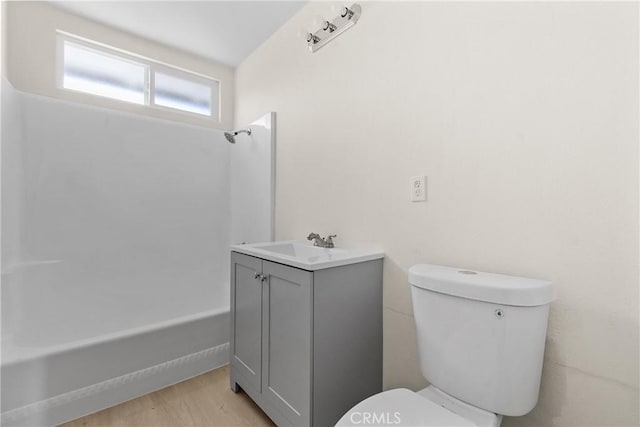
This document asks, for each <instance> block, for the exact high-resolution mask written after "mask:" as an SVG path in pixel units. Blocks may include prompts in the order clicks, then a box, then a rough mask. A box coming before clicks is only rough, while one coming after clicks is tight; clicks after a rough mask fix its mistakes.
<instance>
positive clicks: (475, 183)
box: [236, 2, 640, 426]
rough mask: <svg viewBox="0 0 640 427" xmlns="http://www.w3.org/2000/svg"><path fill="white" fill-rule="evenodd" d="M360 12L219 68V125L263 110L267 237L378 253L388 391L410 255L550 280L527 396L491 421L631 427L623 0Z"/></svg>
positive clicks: (412, 348) (632, 328)
mask: <svg viewBox="0 0 640 427" xmlns="http://www.w3.org/2000/svg"><path fill="white" fill-rule="evenodd" d="M362 6H363V7H362V9H363V11H362V18H361V20H360V22H359V23H358V24H357V25H356V26H355V27H354V28H353V29H351V30H349V31H348V32H346V33H345V34H343V35H341V36H340V37H339V38H338V39H336V40H335V41H333V42H332V43H330V44H329V45H327V46H326V47H324V48H322V49H321V50H320V51H318V52H317V53H315V54H310V53H309V52H308V51H307V50H306V46H305V44H304V42H302V41H300V40H299V39H298V38H297V37H296V33H297V32H298V31H299V29H300V28H303V27H305V26H307V25H309V24H310V23H311V22H312V21H313V18H314V16H316V15H321V16H330V15H331V11H330V4H328V3H324V2H318V3H311V4H309V5H308V6H306V7H305V8H304V9H303V10H302V11H301V12H300V13H298V14H297V15H296V16H295V17H294V18H293V19H292V20H290V21H289V22H288V23H287V24H286V25H285V26H284V27H283V28H281V29H280V30H279V31H278V32H277V33H275V34H274V35H273V36H272V37H271V38H270V39H269V40H268V41H267V42H266V43H265V44H263V45H262V46H261V47H260V48H259V49H258V50H257V51H255V52H254V53H253V54H252V55H251V56H250V57H249V58H248V59H247V60H245V61H244V62H243V63H242V64H241V65H240V66H239V68H238V69H237V72H236V123H246V122H248V121H249V120H251V119H252V118H253V117H256V116H258V115H260V114H262V112H264V111H266V110H274V111H276V112H277V113H278V145H277V155H276V161H277V165H278V168H277V179H276V238H277V239H301V238H304V236H306V235H307V233H309V232H310V231H316V232H320V233H329V232H332V233H337V234H338V236H339V237H338V239H337V242H338V244H339V245H344V246H368V247H377V248H382V249H384V251H385V253H386V259H385V273H384V288H385V295H384V296H385V299H384V319H385V323H384V337H385V350H384V352H385V354H384V356H385V363H384V369H385V373H384V374H385V375H384V376H385V387H387V388H391V387H399V386H407V387H411V388H413V389H417V388H419V387H422V386H424V385H425V381H424V380H423V379H422V378H421V374H420V370H419V366H418V355H417V349H416V342H415V337H414V333H415V328H414V325H413V316H412V308H411V304H410V293H409V289H408V286H407V282H406V280H407V269H408V268H409V267H410V266H411V265H413V264H415V263H420V262H431V263H439V264H444V265H452V266H460V267H466V268H472V269H478V270H484V271H491V272H500V273H506V274H514V275H521V276H529V277H537V278H544V279H550V280H552V281H553V282H554V283H555V286H556V289H557V295H558V299H557V301H556V302H555V303H554V304H553V306H552V310H551V318H550V325H549V331H548V340H547V348H546V358H545V367H544V373H543V382H542V390H541V398H540V402H539V405H538V407H537V408H536V409H535V410H534V411H533V412H532V413H531V414H529V415H527V416H525V417H522V418H519V419H516V418H512V419H507V420H505V422H504V425H505V426H514V425H529V426H569V425H573V426H578V425H579V426H589V425H592V426H596V425H599V426H601V425H629V426H630V425H638V423H639V422H640V420H639V415H638V398H639V394H638V356H639V354H638V329H639V328H638V325H639V320H638V113H639V109H638V73H639V71H640V70H639V69H638V4H637V3H635V4H634V3H616V4H607V3H555V2H551V3H538V4H536V3H456V2H451V3H435V2H428V3H398V2H393V3H391V2H370V3H364V4H363V5H362ZM419 174H425V175H427V176H428V201H427V202H426V203H410V202H409V200H408V198H409V178H410V177H411V176H413V175H419Z"/></svg>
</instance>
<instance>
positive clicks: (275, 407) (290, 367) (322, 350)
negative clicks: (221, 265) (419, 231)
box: [231, 252, 382, 426]
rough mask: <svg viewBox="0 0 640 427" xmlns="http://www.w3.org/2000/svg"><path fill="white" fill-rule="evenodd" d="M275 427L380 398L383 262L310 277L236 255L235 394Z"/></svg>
mask: <svg viewBox="0 0 640 427" xmlns="http://www.w3.org/2000/svg"><path fill="white" fill-rule="evenodd" d="M238 387H240V388H242V389H243V390H244V391H245V392H246V393H247V394H248V395H249V396H250V397H251V398H252V399H253V400H254V401H255V402H256V403H257V404H258V405H259V406H260V407H261V408H262V409H263V410H264V411H265V412H266V413H267V415H268V416H269V417H270V418H271V419H272V420H273V421H274V422H275V423H276V424H278V425H295V426H307V425H308V426H312V425H313V426H329V425H331V426H332V425H334V424H335V423H336V422H337V421H338V420H339V419H340V417H341V416H342V415H343V414H344V413H345V412H347V411H348V410H349V409H350V408H351V407H352V406H353V405H355V404H356V403H358V402H360V401H362V400H363V399H365V398H367V397H369V396H371V395H372V394H375V393H378V392H380V391H382V259H375V260H369V261H363V262H357V263H353V264H348V265H341V266H337V267H330V268H324V269H320V270H315V271H307V270H304V269H301V268H296V267H292V266H289V265H284V264H280V263H276V262H273V261H269V260H266V259H261V258H258V257H255V256H250V255H246V254H242V253H238V252H231V388H232V390H234V391H237V390H238Z"/></svg>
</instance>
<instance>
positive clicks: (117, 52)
mask: <svg viewBox="0 0 640 427" xmlns="http://www.w3.org/2000/svg"><path fill="white" fill-rule="evenodd" d="M65 43H70V44H75V45H77V46H80V47H84V48H87V49H91V50H93V51H96V52H99V53H101V54H103V55H105V56H110V57H113V58H116V59H119V60H121V61H127V62H131V63H133V64H136V65H140V66H143V67H144V68H145V85H144V104H143V105H141V104H137V103H133V102H127V101H123V100H119V99H116V98H109V97H105V96H102V95H96V94H93V93H90V92H83V91H78V90H74V89H69V88H65V87H64V46H65ZM56 50H57V58H56V85H57V87H58V88H59V89H62V90H65V91H69V92H75V93H82V94H84V95H88V96H95V97H99V98H105V99H109V100H111V101H115V102H122V103H124V104H127V105H138V106H144V107H150V108H153V109H156V110H164V111H170V112H172V113H179V114H184V115H188V116H191V117H198V118H200V119H210V120H213V121H215V122H220V111H221V96H220V93H221V87H222V82H221V81H220V80H219V79H216V78H214V77H210V76H207V75H204V74H200V73H196V72H193V71H190V70H187V69H184V68H180V67H176V66H174V65H170V64H166V63H164V62H160V61H156V60H153V59H150V58H147V57H144V56H141V55H137V54H135V53H131V52H127V51H124V50H122V49H118V48H115V47H113V46H109V45H106V44H103V43H98V42H95V41H93V40H89V39H85V38H83V37H79V36H76V35H74V34H70V33H66V32H64V31H60V30H58V31H57V35H56ZM156 72H160V73H163V74H168V75H170V76H173V77H177V78H180V79H184V80H189V81H192V82H194V83H197V84H201V85H204V86H208V87H209V90H210V99H211V111H210V113H209V115H205V114H200V113H194V112H192V111H186V110H181V109H179V108H172V107H167V106H164V105H157V104H156V103H155V85H154V76H155V73H156Z"/></svg>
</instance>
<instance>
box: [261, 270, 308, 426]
mask: <svg viewBox="0 0 640 427" xmlns="http://www.w3.org/2000/svg"><path fill="white" fill-rule="evenodd" d="M262 271H263V274H264V275H265V276H267V282H266V283H265V285H264V289H263V292H264V293H263V304H264V309H263V318H262V325H263V326H262V327H263V329H262V337H263V349H262V354H263V356H262V385H263V388H262V393H263V396H264V397H265V399H267V400H269V402H270V403H271V404H272V405H273V406H274V407H275V408H277V409H278V410H279V412H280V413H282V415H284V417H285V418H286V419H287V420H288V421H289V422H290V423H291V424H292V425H296V426H300V425H309V423H310V413H311V410H310V409H311V334H312V328H311V307H312V301H311V298H312V295H313V293H312V292H311V287H312V278H313V276H312V273H310V272H308V271H304V270H300V269H297V268H292V267H288V266H284V265H281V264H276V263H272V262H269V261H263V263H262Z"/></svg>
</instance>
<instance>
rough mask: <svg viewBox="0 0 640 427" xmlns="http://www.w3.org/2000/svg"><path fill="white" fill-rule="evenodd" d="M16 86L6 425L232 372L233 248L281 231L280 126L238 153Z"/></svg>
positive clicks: (5, 255) (6, 138) (10, 106)
mask: <svg viewBox="0 0 640 427" xmlns="http://www.w3.org/2000/svg"><path fill="white" fill-rule="evenodd" d="M2 89H3V92H2V102H3V105H2V114H3V117H2V118H3V127H2V132H3V134H2V154H3V155H2V232H3V238H2V288H1V290H2V376H1V380H2V408H1V409H2V419H1V421H2V425H3V426H4V425H6V426H11V425H51V424H57V423H61V422H64V421H67V420H70V419H73V418H76V417H78V416H81V415H84V414H86V413H90V412H93V411H96V410H99V409H101V408H104V407H108V406H111V405H113V404H116V403H119V402H122V401H124V400H128V399H130V398H132V397H135V396H138V395H141V394H144V393H147V392H149V391H152V390H154V389H158V388H161V387H164V386H167V385H169V384H172V383H175V382H178V381H181V380H184V379H186V378H189V377H191V376H194V375H197V374H199V373H202V372H205V371H207V370H210V369H213V368H215V367H218V366H221V365H223V364H225V363H227V361H228V334H229V318H228V316H229V284H228V280H229V267H228V266H229V255H228V247H229V244H230V243H236V242H239V241H259V240H270V239H271V238H272V233H273V227H272V223H273V218H272V209H273V202H272V200H273V197H272V196H273V184H272V182H273V127H272V121H273V116H272V115H271V114H270V115H267V116H265V117H264V118H263V119H261V120H260V121H258V122H256V123H255V124H253V125H252V126H251V127H252V129H253V130H254V132H253V135H252V136H251V137H249V136H247V135H241V136H238V137H237V140H238V141H237V144H235V145H232V144H229V143H228V142H227V141H226V140H225V138H224V136H223V133H222V132H221V131H218V130H213V129H206V128H202V127H195V126H190V125H184V124H179V123H175V122H168V121H163V120H158V119H151V118H146V117H142V116H137V115H133V114H128V113H120V112H116V111H111V110H105V109H101V108H92V107H86V106H82V105H77V104H73V103H69V102H66V101H59V100H55V99H51V98H45V97H40V96H35V95H30V94H25V93H21V92H18V91H15V90H14V89H13V88H12V87H11V86H10V85H9V84H8V83H7V82H3V87H2ZM236 149H237V150H236ZM234 150H236V151H234ZM247 164H260V165H262V167H261V168H254V169H251V170H246V169H244V168H245V167H246V165H247ZM244 198H247V199H253V202H254V203H258V205H257V206H256V205H253V207H254V209H251V210H250V211H246V209H245V207H246V206H247V205H248V203H249V202H248V201H247V200H244ZM239 209H243V211H241V212H240V211H238V212H235V211H237V210H239ZM234 218H235V219H234ZM249 225H251V226H249ZM234 230H238V231H237V232H236V231H234ZM241 232H244V233H247V232H248V233H249V235H247V234H244V235H240V233H241Z"/></svg>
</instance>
